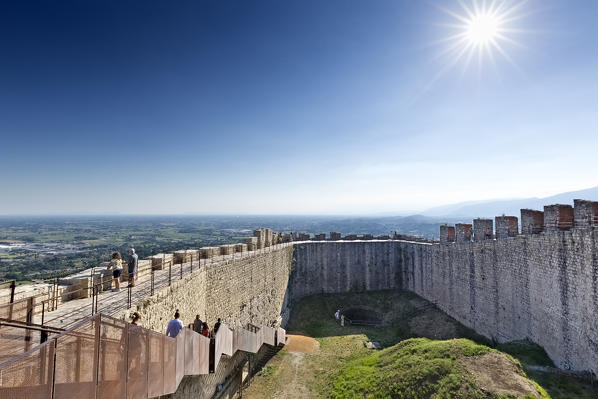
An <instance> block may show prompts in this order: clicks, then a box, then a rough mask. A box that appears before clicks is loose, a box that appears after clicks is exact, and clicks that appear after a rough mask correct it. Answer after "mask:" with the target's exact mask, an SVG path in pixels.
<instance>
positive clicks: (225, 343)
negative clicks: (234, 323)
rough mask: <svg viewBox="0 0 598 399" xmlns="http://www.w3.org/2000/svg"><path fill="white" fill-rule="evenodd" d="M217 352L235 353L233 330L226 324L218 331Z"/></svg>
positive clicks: (228, 354) (230, 354)
mask: <svg viewBox="0 0 598 399" xmlns="http://www.w3.org/2000/svg"><path fill="white" fill-rule="evenodd" d="M216 352H217V353H221V354H223V355H227V356H232V355H233V332H232V330H231V329H230V328H228V326H227V325H226V324H222V325H221V326H220V328H219V329H218V333H216Z"/></svg>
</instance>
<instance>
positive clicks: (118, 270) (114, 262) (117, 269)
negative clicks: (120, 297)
mask: <svg viewBox="0 0 598 399" xmlns="http://www.w3.org/2000/svg"><path fill="white" fill-rule="evenodd" d="M110 269H112V277H113V278H114V288H113V289H112V292H118V291H120V275H121V274H122V273H123V262H122V257H121V256H120V252H115V253H113V254H112V259H111V260H110V263H109V264H108V270H110Z"/></svg>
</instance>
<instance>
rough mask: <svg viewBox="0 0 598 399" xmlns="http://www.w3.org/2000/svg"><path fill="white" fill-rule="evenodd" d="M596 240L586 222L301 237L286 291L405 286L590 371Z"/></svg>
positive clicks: (594, 342) (597, 315) (593, 364)
mask: <svg viewBox="0 0 598 399" xmlns="http://www.w3.org/2000/svg"><path fill="white" fill-rule="evenodd" d="M597 246H598V234H596V233H595V231H594V230H592V229H573V230H570V231H548V232H544V233H541V234H533V235H532V234H530V235H519V236H516V237H511V238H505V239H501V240H494V239H487V240H482V241H479V242H471V241H463V242H446V243H442V244H429V243H419V242H408V241H344V242H343V241H338V242H312V243H301V244H296V245H295V258H296V263H295V265H294V268H293V271H292V273H291V279H290V281H289V289H288V290H289V297H290V298H291V299H292V300H296V299H299V298H301V297H303V296H307V295H312V294H317V293H335V292H350V291H352V290H357V291H363V290H378V289H400V288H404V289H407V290H410V291H413V292H415V293H417V294H418V295H420V296H422V297H424V298H426V299H428V300H430V301H433V302H436V303H437V304H438V306H439V307H440V308H441V309H442V310H443V311H445V312H446V313H448V314H449V315H451V316H452V317H454V318H455V319H457V320H458V321H460V322H461V323H463V324H464V325H466V326H468V327H471V328H473V329H475V330H476V331H477V332H478V333H481V334H483V335H485V336H486V337H488V338H491V339H495V340H497V341H499V342H505V341H511V340H519V339H526V338H527V339H530V340H532V341H534V342H536V343H538V344H539V345H541V346H543V347H544V348H545V349H546V351H547V353H548V354H549V356H550V357H551V358H552V359H553V361H554V362H555V363H556V364H557V365H558V366H559V367H561V368H565V369H573V370H592V371H593V372H594V373H597V374H598V251H597Z"/></svg>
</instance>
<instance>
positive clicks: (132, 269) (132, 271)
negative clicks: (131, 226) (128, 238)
mask: <svg viewBox="0 0 598 399" xmlns="http://www.w3.org/2000/svg"><path fill="white" fill-rule="evenodd" d="M138 260H139V257H138V256H137V254H136V253H135V248H131V249H129V258H128V260H127V265H129V287H135V280H137V263H138Z"/></svg>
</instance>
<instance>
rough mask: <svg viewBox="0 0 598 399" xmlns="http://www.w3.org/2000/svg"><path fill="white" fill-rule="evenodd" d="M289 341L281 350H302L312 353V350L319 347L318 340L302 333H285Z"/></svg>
mask: <svg viewBox="0 0 598 399" xmlns="http://www.w3.org/2000/svg"><path fill="white" fill-rule="evenodd" d="M287 337H288V338H290V339H289V343H288V344H286V345H285V346H284V349H283V350H287V351H289V352H302V353H313V352H314V350H316V349H317V348H319V347H320V344H319V343H318V341H316V340H315V339H313V338H312V337H306V336H304V335H294V334H287Z"/></svg>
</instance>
